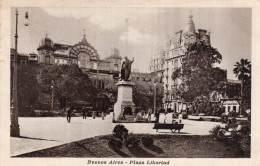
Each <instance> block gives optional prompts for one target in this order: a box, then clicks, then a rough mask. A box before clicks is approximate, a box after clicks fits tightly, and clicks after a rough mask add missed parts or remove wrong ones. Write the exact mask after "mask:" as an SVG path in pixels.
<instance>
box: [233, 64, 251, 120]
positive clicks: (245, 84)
mask: <svg viewBox="0 0 260 166" xmlns="http://www.w3.org/2000/svg"><path fill="white" fill-rule="evenodd" d="M234 66H235V68H234V69H233V72H234V74H236V77H238V79H239V80H240V81H241V106H240V115H241V114H244V113H245V110H246V109H250V108H251V62H249V61H248V60H247V59H241V60H240V62H236V64H235V65H234Z"/></svg>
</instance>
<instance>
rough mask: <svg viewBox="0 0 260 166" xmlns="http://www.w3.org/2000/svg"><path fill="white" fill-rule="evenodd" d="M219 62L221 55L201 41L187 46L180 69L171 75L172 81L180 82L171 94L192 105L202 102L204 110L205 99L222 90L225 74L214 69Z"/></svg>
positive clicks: (220, 70)
mask: <svg viewBox="0 0 260 166" xmlns="http://www.w3.org/2000/svg"><path fill="white" fill-rule="evenodd" d="M221 60H222V55H221V54H220V53H219V52H218V50H217V49H215V48H213V47H211V46H210V45H206V44H205V43H203V42H202V41H198V42H195V43H193V44H191V45H189V47H188V48H187V51H186V53H185V56H184V58H183V59H182V67H180V68H178V69H177V70H175V71H174V72H173V74H172V79H173V80H179V81H180V82H181V84H180V85H179V86H178V87H177V88H176V89H174V90H173V93H175V94H178V95H179V96H180V97H181V98H183V99H184V100H185V101H187V102H191V103H193V105H199V103H201V101H203V102H202V103H204V104H202V105H204V107H203V108H201V109H202V110H205V109H206V107H208V104H207V103H208V102H209V100H206V99H205V98H207V99H209V98H210V94H211V93H212V92H213V91H222V90H223V89H222V87H223V85H222V83H223V82H224V80H225V77H226V72H225V71H224V70H222V69H220V68H218V67H215V64H218V63H220V62H221ZM202 99H203V100H202ZM204 101H205V102H204Z"/></svg>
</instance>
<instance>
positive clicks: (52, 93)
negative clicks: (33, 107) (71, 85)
mask: <svg viewBox="0 0 260 166" xmlns="http://www.w3.org/2000/svg"><path fill="white" fill-rule="evenodd" d="M53 109H54V81H52V85H51V112H52V113H53ZM49 115H51V114H50V112H49Z"/></svg>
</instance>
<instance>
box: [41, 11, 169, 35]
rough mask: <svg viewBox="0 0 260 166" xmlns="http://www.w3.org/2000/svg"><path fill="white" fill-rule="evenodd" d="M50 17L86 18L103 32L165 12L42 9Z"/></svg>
mask: <svg viewBox="0 0 260 166" xmlns="http://www.w3.org/2000/svg"><path fill="white" fill-rule="evenodd" d="M42 9H43V10H44V11H45V12H47V13H48V14H49V15H52V16H55V17H72V18H75V19H81V18H86V19H87V20H88V21H89V22H90V23H92V24H94V25H97V26H99V27H100V28H101V29H102V30H113V29H116V28H118V27H120V26H124V24H125V23H124V20H125V18H129V19H130V21H131V22H134V21H135V20H136V19H138V18H140V17H143V18H144V19H145V17H146V16H151V15H152V14H158V13H162V12H165V11H164V10H163V9H159V8H142V9H141V8H42Z"/></svg>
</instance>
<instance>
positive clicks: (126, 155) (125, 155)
mask: <svg viewBox="0 0 260 166" xmlns="http://www.w3.org/2000/svg"><path fill="white" fill-rule="evenodd" d="M111 148H112V149H113V151H114V152H116V153H117V154H118V155H120V156H121V157H130V156H129V155H128V154H126V153H124V152H122V151H121V150H119V149H117V148H116V147H113V146H112V147H111Z"/></svg>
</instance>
